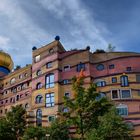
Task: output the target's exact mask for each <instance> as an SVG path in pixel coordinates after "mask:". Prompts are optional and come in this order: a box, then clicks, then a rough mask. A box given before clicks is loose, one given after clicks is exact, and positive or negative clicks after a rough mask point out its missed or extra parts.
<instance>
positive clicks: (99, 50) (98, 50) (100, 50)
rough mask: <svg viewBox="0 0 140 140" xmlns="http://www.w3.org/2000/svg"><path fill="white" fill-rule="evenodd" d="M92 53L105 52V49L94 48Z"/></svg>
mask: <svg viewBox="0 0 140 140" xmlns="http://www.w3.org/2000/svg"><path fill="white" fill-rule="evenodd" d="M94 53H105V50H103V49H96V51H95V52H94Z"/></svg>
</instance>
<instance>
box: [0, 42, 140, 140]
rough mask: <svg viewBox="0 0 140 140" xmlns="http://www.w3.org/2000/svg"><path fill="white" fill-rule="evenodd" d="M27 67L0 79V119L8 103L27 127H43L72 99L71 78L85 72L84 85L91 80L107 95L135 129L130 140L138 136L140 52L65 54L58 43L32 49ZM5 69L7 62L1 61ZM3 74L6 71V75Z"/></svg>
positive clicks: (139, 135)
mask: <svg viewBox="0 0 140 140" xmlns="http://www.w3.org/2000/svg"><path fill="white" fill-rule="evenodd" d="M32 55H33V62H32V65H29V66H27V67H24V68H22V69H19V70H17V71H15V72H12V73H9V74H8V75H7V76H5V77H4V79H3V80H2V81H1V84H2V85H3V87H2V89H1V91H0V92H1V96H0V116H3V115H5V113H6V112H7V111H8V110H10V107H11V106H12V105H17V104H18V105H22V106H23V107H25V109H26V110H27V121H28V123H29V124H32V125H42V126H48V125H49V124H50V122H52V121H53V120H54V119H55V118H56V117H57V115H58V111H59V110H62V111H67V110H68V109H67V108H64V107H63V97H64V96H67V97H69V98H71V99H72V98H74V95H73V91H72V87H71V78H72V77H73V76H75V75H76V76H78V75H79V73H80V71H81V69H82V70H84V75H85V81H84V83H85V87H87V86H89V84H90V83H92V82H94V83H96V84H97V90H98V91H99V93H101V96H107V98H108V99H109V100H111V101H112V102H113V103H114V104H115V105H116V108H117V110H118V113H119V114H120V115H121V116H122V117H124V119H125V121H126V122H127V123H130V124H131V125H133V127H134V133H133V135H134V137H135V139H139V138H140V53H129V52H108V53H91V52H90V50H89V48H87V49H83V50H71V51H66V50H65V49H64V47H63V46H62V44H61V43H60V42H59V40H55V41H53V42H51V43H50V44H48V45H46V46H43V47H41V48H39V49H37V48H36V49H33V52H32ZM0 64H1V66H3V67H6V68H7V69H8V70H11V68H12V65H13V63H12V61H11V58H10V57H9V58H6V59H0ZM7 73H8V72H7Z"/></svg>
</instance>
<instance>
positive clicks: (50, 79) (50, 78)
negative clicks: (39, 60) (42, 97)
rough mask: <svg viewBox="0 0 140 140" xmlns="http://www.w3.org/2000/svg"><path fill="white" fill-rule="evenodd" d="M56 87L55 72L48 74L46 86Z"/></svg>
mask: <svg viewBox="0 0 140 140" xmlns="http://www.w3.org/2000/svg"><path fill="white" fill-rule="evenodd" d="M52 87H54V74H53V73H51V74H48V75H46V88H52Z"/></svg>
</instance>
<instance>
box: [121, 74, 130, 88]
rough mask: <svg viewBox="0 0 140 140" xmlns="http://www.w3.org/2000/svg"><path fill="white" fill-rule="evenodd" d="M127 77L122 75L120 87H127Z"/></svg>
mask: <svg viewBox="0 0 140 140" xmlns="http://www.w3.org/2000/svg"><path fill="white" fill-rule="evenodd" d="M128 85H129V84H128V76H126V75H123V76H121V86H122V87H125V86H128Z"/></svg>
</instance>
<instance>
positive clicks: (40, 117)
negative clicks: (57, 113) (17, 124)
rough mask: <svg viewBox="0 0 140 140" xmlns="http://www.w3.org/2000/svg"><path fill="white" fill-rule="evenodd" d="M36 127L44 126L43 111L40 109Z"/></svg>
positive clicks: (37, 113)
mask: <svg viewBox="0 0 140 140" xmlns="http://www.w3.org/2000/svg"><path fill="white" fill-rule="evenodd" d="M36 125H37V126H42V110H41V109H38V110H37V111H36Z"/></svg>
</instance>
